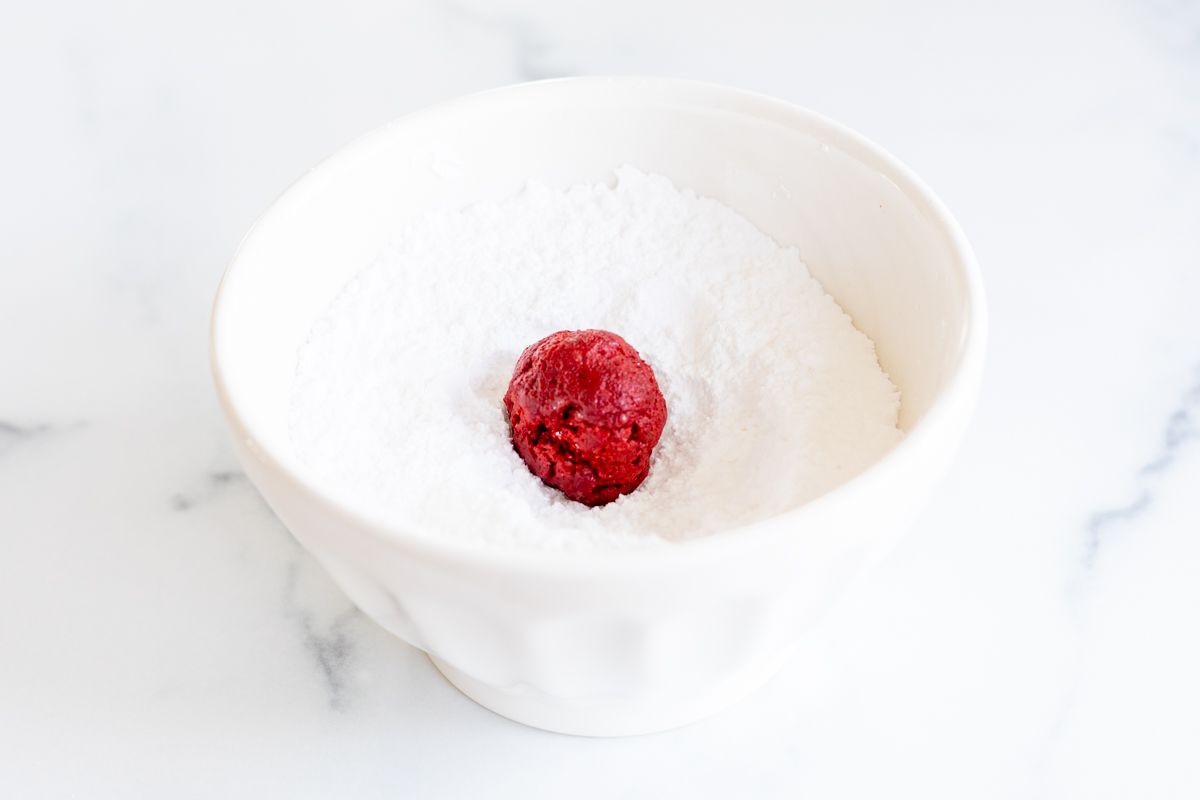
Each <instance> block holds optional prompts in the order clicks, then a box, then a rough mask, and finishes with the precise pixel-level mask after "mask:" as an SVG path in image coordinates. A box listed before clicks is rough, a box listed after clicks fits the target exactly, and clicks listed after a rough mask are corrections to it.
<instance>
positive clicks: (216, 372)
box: [209, 76, 987, 573]
mask: <svg viewBox="0 0 1200 800" xmlns="http://www.w3.org/2000/svg"><path fill="white" fill-rule="evenodd" d="M601 84H603V85H606V86H609V87H611V88H615V89H618V90H634V89H640V90H646V89H650V90H652V91H657V92H660V93H661V92H669V91H677V92H681V93H688V94H691V95H696V94H698V93H706V94H707V95H708V96H709V97H711V99H712V101H718V100H723V101H725V102H727V103H731V102H738V103H740V104H743V105H745V106H753V107H756V108H757V109H759V110H760V112H761V113H762V114H763V115H764V116H765V114H766V112H768V111H769V112H772V113H773V114H774V115H776V116H780V117H784V118H791V119H793V120H799V121H801V122H802V123H803V124H804V125H805V126H808V127H811V128H814V129H823V133H825V134H827V135H828V136H829V137H831V138H834V139H837V140H838V141H837V145H838V146H839V147H840V148H841V149H842V150H843V152H845V153H846V154H847V155H849V156H850V157H852V158H854V159H855V160H857V161H859V162H860V163H864V164H865V165H867V166H870V167H873V168H874V169H876V170H877V171H878V172H879V173H880V174H882V175H883V176H884V177H886V178H887V179H888V180H890V181H891V182H892V183H893V184H894V185H895V186H896V187H897V188H898V189H900V190H901V191H902V192H903V193H904V194H905V196H907V197H908V198H909V199H910V200H911V201H913V203H914V205H916V206H917V207H918V208H919V209H921V210H922V211H923V212H924V213H925V214H926V215H927V216H928V217H929V218H930V219H931V220H933V221H934V222H935V224H936V225H937V226H938V227H939V228H940V229H941V231H942V233H943V234H944V235H945V238H946V243H947V245H948V246H949V249H950V250H951V252H952V254H953V256H954V262H955V263H956V264H957V266H958V269H959V272H960V276H959V277H960V278H961V279H962V281H963V286H964V287H965V290H966V293H965V297H966V299H965V303H966V308H965V315H964V319H965V326H964V328H965V329H964V331H963V337H962V342H961V345H960V348H959V352H958V356H957V361H956V363H955V364H954V366H953V367H952V372H951V375H950V377H949V379H948V380H947V381H946V383H945V385H944V386H943V387H942V388H941V389H940V390H939V392H938V393H937V395H936V396H935V398H934V400H933V402H932V403H931V405H930V407H929V409H928V410H927V411H926V412H925V414H924V415H923V416H922V417H921V419H920V420H918V421H917V422H916V423H915V424H914V425H913V426H912V428H911V429H910V430H908V431H907V432H906V433H905V435H904V437H903V439H901V441H900V442H899V443H897V444H896V445H895V446H894V447H892V448H891V449H890V450H889V451H888V452H887V453H885V454H884V455H883V456H882V457H880V458H879V459H877V460H876V461H874V462H873V463H872V464H870V465H869V466H868V467H867V468H866V469H864V470H863V471H862V472H860V473H858V474H857V475H855V476H853V477H851V478H850V479H849V480H846V481H844V482H842V483H840V484H838V485H837V486H835V487H834V488H832V489H830V490H828V491H826V492H825V493H823V494H821V495H819V496H817V497H815V498H813V499H812V500H809V501H808V502H806V503H803V504H802V505H799V506H796V507H794V508H789V509H786V510H784V511H781V512H778V513H776V514H773V515H771V516H768V517H764V518H762V519H759V520H755V521H754V522H751V523H747V524H745V525H740V526H736V527H733V528H728V529H724V530H721V531H717V532H714V533H711V534H708V535H705V536H700V537H696V538H692V539H683V540H679V541H673V542H665V543H662V544H658V545H655V546H648V547H616V548H602V547H586V548H580V549H569V548H561V549H559V548H553V549H551V548H540V547H521V546H515V547H514V546H507V545H500V544H497V543H493V542H488V541H485V540H471V539H466V538H459V537H455V536H441V535H436V534H427V533H422V532H420V531H417V530H411V529H410V528H407V527H402V526H398V525H396V524H394V523H392V522H389V521H387V520H384V519H381V518H379V517H377V516H376V515H374V514H372V513H371V512H369V511H367V510H364V509H359V508H355V507H354V506H353V505H352V504H350V503H348V502H345V501H344V500H342V499H339V498H336V497H334V496H332V495H331V494H330V493H329V492H327V491H324V490H322V489H321V488H320V487H319V486H317V485H316V483H315V481H312V480H309V479H308V478H307V477H306V476H305V475H304V474H302V473H301V472H300V471H298V470H296V469H294V468H293V466H292V465H291V464H290V463H289V460H288V459H287V458H282V457H280V456H279V454H277V453H275V452H272V450H271V449H270V448H268V447H266V446H265V445H263V444H261V443H259V441H258V439H257V437H255V436H254V434H253V431H252V430H251V427H250V425H249V424H248V423H247V422H246V418H245V417H244V416H243V415H242V414H241V413H240V412H239V409H238V407H237V405H236V403H235V402H234V401H233V399H232V396H231V392H230V391H229V388H228V384H227V380H226V376H225V373H224V372H223V370H222V364H221V348H220V345H219V341H218V340H219V336H218V330H219V329H220V326H221V318H222V312H223V307H224V300H225V298H226V296H227V294H228V284H229V277H230V275H231V274H232V273H233V272H234V271H235V270H236V268H237V265H238V263H239V261H240V259H241V256H242V254H243V252H244V251H245V250H246V247H247V243H248V242H250V241H251V240H252V239H253V238H254V236H255V234H256V232H257V231H258V230H259V228H260V227H261V225H262V223H263V221H264V220H266V219H268V218H269V217H271V216H272V214H273V212H274V211H275V210H276V209H277V208H278V207H280V206H281V205H283V204H284V203H286V202H287V201H288V199H289V198H290V197H294V196H296V195H298V194H299V193H300V190H301V189H302V188H303V187H304V186H305V185H306V184H307V183H309V182H312V181H315V180H318V179H319V178H320V176H321V175H322V174H323V173H325V172H328V171H330V170H332V169H336V168H337V167H338V166H339V165H340V164H341V163H342V162H350V161H352V160H354V159H355V158H356V156H357V154H358V153H359V151H361V150H364V149H367V148H368V147H370V146H371V145H372V144H373V143H374V142H375V140H376V139H378V138H381V137H382V136H384V135H386V134H388V133H390V132H392V131H393V130H394V129H395V128H397V127H400V126H404V125H407V124H411V123H412V122H414V121H417V120H420V119H423V118H425V117H427V116H429V115H433V114H438V113H441V112H443V111H446V110H452V109H458V108H460V107H462V106H465V105H470V104H475V103H478V102H480V101H484V100H492V99H494V98H495V97H496V96H500V95H506V94H511V95H514V96H516V95H520V94H527V93H538V92H542V91H545V90H546V89H547V88H550V87H555V90H560V89H562V88H564V87H574V86H585V87H595V86H598V85H601ZM741 110H743V111H744V113H751V112H750V110H749V109H741ZM986 340H987V305H986V299H985V293H984V287H983V278H982V275H981V273H980V269H979V265H978V263H977V262H976V260H975V255H974V252H973V250H972V248H971V246H970V244H969V242H968V241H967V238H966V235H965V234H964V233H963V231H962V229H961V227H960V226H959V224H958V222H957V221H956V220H955V219H954V217H953V215H952V214H951V213H950V211H949V209H948V208H947V207H946V206H945V205H944V204H943V203H942V201H941V200H940V199H939V198H938V197H937V195H935V194H934V193H933V191H932V190H931V189H930V188H929V187H928V186H927V185H926V184H925V183H924V181H922V180H921V179H920V178H919V177H918V176H917V175H916V173H915V172H913V171H912V169H910V168H909V167H908V166H907V165H905V164H904V163H903V162H901V161H900V160H899V159H897V158H896V157H895V156H893V155H892V154H891V153H889V152H888V151H887V150H885V149H884V148H883V147H881V146H879V145H878V144H876V143H874V142H873V141H871V140H869V139H868V138H866V137H865V136H863V135H862V134H860V133H858V132H857V131H855V130H853V129H851V128H849V127H848V126H846V125H843V124H842V123H839V122H836V121H834V120H832V119H830V118H828V117H826V116H824V115H822V114H819V113H817V112H814V111H811V110H809V109H807V108H804V107H803V106H799V105H796V104H794V103H791V102H788V101H786V100H781V99H779V98H776V97H772V96H770V95H766V94H762V93H759V92H754V91H748V90H744V89H738V88H734V87H730V86H725V85H722V84H718V83H711V82H707V81H696V80H687V79H679V78H662V77H642V76H588V77H564V78H550V79H546V80H538V81H529V82H525V83H517V84H511V85H506V86H500V87H497V88H493V89H487V90H484V91H480V92H474V93H471V94H467V95H463V96H460V97H456V98H453V99H449V100H445V101H442V102H439V103H436V104H434V105H431V106H427V107H424V108H422V109H418V110H415V111H412V112H409V113H407V114H404V115H402V116H400V117H398V118H396V119H394V120H392V121H390V122H387V123H384V124H383V125H381V126H379V127H377V128H375V129H373V130H371V131H369V132H367V133H365V134H363V135H361V136H359V137H357V138H355V139H353V140H352V141H350V142H349V143H348V144H346V145H344V146H342V147H340V148H339V149H337V150H336V151H335V152H334V153H333V154H331V155H330V156H328V157H326V158H325V159H323V160H322V161H321V162H320V163H318V164H317V165H316V166H315V167H313V168H311V169H310V170H308V171H307V172H306V173H304V174H303V175H302V176H301V177H300V178H298V179H297V180H295V181H294V182H293V183H292V184H291V185H289V186H288V187H287V188H286V189H285V190H284V191H283V192H281V193H280V194H279V195H278V196H277V197H276V198H275V199H274V200H273V201H272V202H271V203H270V205H268V206H267V208H266V209H265V210H264V212H263V213H262V214H261V215H260V216H259V217H258V219H257V220H256V221H255V222H254V224H253V225H251V226H250V228H249V230H248V231H247V232H246V234H245V235H244V236H243V237H242V239H241V241H240V243H239V244H238V247H237V248H236V250H235V251H234V254H233V256H232V257H231V259H230V261H229V263H228V265H227V267H226V268H225V271H224V273H223V274H222V277H221V280H220V283H219V285H218V287H217V291H216V295H215V298H214V300H213V306H212V314H211V317H210V326H209V358H210V368H211V370H212V376H213V382H214V385H215V388H216V392H217V397H218V401H219V403H220V406H221V408H222V411H223V412H224V414H225V417H226V421H227V423H228V424H229V427H230V429H231V432H232V434H233V435H234V436H235V437H236V439H237V440H238V442H239V443H246V446H247V448H248V449H249V450H252V451H253V454H254V455H253V456H252V457H254V458H257V460H259V461H260V462H262V464H263V465H264V466H265V467H266V468H267V469H269V470H270V471H272V472H274V473H275V474H277V475H280V476H282V478H284V479H285V481H286V483H287V484H289V487H288V488H289V489H290V490H292V491H299V492H301V493H302V494H304V495H305V496H306V497H307V499H308V500H309V501H310V502H312V503H315V504H317V505H319V506H322V507H323V508H324V509H325V510H326V511H327V512H330V513H332V514H333V515H335V516H336V517H340V518H341V519H343V520H345V521H346V522H348V523H350V524H352V525H354V526H355V527H357V528H361V529H363V530H366V531H370V532H371V533H372V534H373V535H374V536H375V537H377V538H380V539H383V540H386V542H387V543H389V544H392V545H399V546H401V547H402V548H403V549H405V550H407V551H409V552H410V553H412V554H414V555H419V556H422V557H425V558H433V559H437V560H443V561H448V562H457V563H464V562H465V563H470V564H473V565H475V566H485V567H500V568H505V569H509V570H518V571H532V572H543V571H546V570H550V571H553V572H556V573H579V572H581V571H582V572H594V571H597V570H599V571H608V570H614V569H615V570H618V571H622V572H626V571H635V570H641V569H656V568H659V567H661V566H662V565H664V564H675V565H678V564H681V563H684V562H689V561H694V560H703V561H709V562H712V561H718V562H719V561H723V560H725V559H727V558H728V557H730V556H733V555H738V554H745V553H747V552H748V551H753V550H758V549H761V548H764V547H769V546H770V545H771V543H772V542H774V541H776V540H778V539H779V538H781V537H785V536H790V535H802V534H801V533H799V532H798V531H797V527H796V525H795V524H796V523H800V522H801V521H802V520H804V519H812V518H819V517H820V516H821V515H822V514H825V513H830V512H833V513H836V508H837V506H838V505H839V504H842V503H845V502H847V500H848V499H849V498H851V497H853V496H854V495H858V494H861V493H862V492H863V491H864V490H866V489H868V488H869V487H870V486H871V485H872V484H876V483H880V482H886V481H887V480H888V479H889V476H891V475H894V474H896V473H897V472H899V471H903V470H904V468H905V465H906V464H907V463H908V462H909V461H911V460H912V454H914V453H916V452H918V451H919V450H920V449H921V448H922V447H923V446H924V445H925V443H926V442H927V441H929V440H930V439H932V438H933V437H935V436H937V435H938V433H939V429H942V428H944V427H945V426H946V424H947V422H948V418H949V417H951V416H952V415H953V414H954V412H955V410H956V409H957V410H962V407H963V406H964V405H966V406H968V407H970V406H973V405H974V403H975V400H976V396H977V393H978V389H979V385H980V383H981V378H982V368H983V360H984V356H985V352H986ZM968 410H969V408H968ZM264 498H265V495H264ZM265 499H267V501H268V504H270V500H269V498H265ZM285 524H286V523H285Z"/></svg>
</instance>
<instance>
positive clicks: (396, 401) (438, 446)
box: [290, 167, 901, 548]
mask: <svg viewBox="0 0 1200 800" xmlns="http://www.w3.org/2000/svg"><path fill="white" fill-rule="evenodd" d="M616 177H617V182H616V185H615V187H609V186H605V185H586V186H575V187H572V188H570V189H568V190H566V191H556V190H552V189H549V188H547V187H545V186H542V185H539V184H530V185H529V186H528V187H527V188H526V189H525V190H524V191H522V192H521V193H520V194H518V195H517V196H515V197H512V198H510V199H508V200H506V201H504V202H501V203H487V204H480V205H476V206H472V207H469V208H466V209H463V210H461V211H456V212H451V213H443V214H437V215H431V216H428V217H425V218H421V219H414V220H407V221H405V222H404V223H403V224H398V227H397V235H396V239H395V242H394V243H393V245H392V246H391V247H389V248H388V249H387V250H386V251H385V252H382V253H380V254H379V256H378V257H377V258H376V259H375V260H374V262H373V263H371V264H370V265H368V266H367V267H366V268H365V269H364V270H363V271H362V272H360V273H359V274H358V275H357V276H356V277H355V278H354V279H353V280H352V281H351V282H350V283H349V284H348V285H347V286H346V287H345V289H344V290H343V291H342V292H341V294H340V295H339V296H338V297H337V298H336V299H335V300H334V301H333V303H332V304H331V305H330V307H329V309H328V310H327V312H326V314H325V316H323V317H322V318H321V319H320V320H318V321H317V322H316V323H315V324H314V326H313V329H312V332H311V334H310V337H309V340H308V341H307V343H306V344H305V345H304V346H303V347H302V348H301V351H300V354H299V363H298V367H297V371H296V379H295V385H294V388H293V394H292V409H291V420H290V424H291V432H292V439H293V442H294V445H295V447H296V449H297V452H298V454H299V455H300V457H301V458H302V459H303V460H305V461H306V462H307V463H308V464H309V465H311V467H312V468H313V469H314V470H315V471H316V472H317V473H318V474H319V475H321V476H322V478H323V479H324V480H326V481H327V482H328V483H329V485H330V487H331V489H332V490H333V491H335V492H337V493H338V494H339V495H341V496H343V497H346V498H347V499H348V500H350V501H351V502H353V503H356V504H358V505H360V506H361V507H363V508H365V509H369V510H370V511H372V512H374V513H376V514H378V515H382V516H384V517H385V518H387V519H390V520H392V521H394V523H395V524H396V525H397V526H400V527H403V528H406V529H410V530H415V531H419V532H424V533H427V534H431V535H441V536H451V537H462V538H468V539H472V540H480V541H485V542H492V543H497V544H504V545H514V546H532V547H551V548H589V547H607V548H613V547H630V546H647V545H654V544H662V543H664V542H667V541H671V540H679V539H684V538H688V537H694V536H703V535H706V534H711V533H714V532H717V531H722V530H726V529H730V528H735V527H737V526H739V525H743V524H746V523H750V522H753V521H756V520H759V519H762V518H764V517H768V516H771V515H773V514H776V513H778V512H781V511H784V510H787V509H789V508H793V507H795V506H797V505H800V504H801V503H804V502H805V501H807V500H810V499H812V498H814V497H816V496H818V495H820V494H822V493H823V492H825V491H827V490H829V489H830V488H832V487H834V486H836V485H837V484H839V483H841V482H843V481H845V480H846V479H847V478H850V477H852V476H853V475H855V474H856V473H858V472H860V471H861V470H862V469H863V468H865V467H866V466H868V465H869V464H870V463H871V462H873V461H875V460H876V459H878V458H879V457H880V456H881V455H883V454H884V453H885V452H886V451H887V450H888V449H890V448H891V447H892V446H893V445H894V444H895V443H896V442H897V441H899V439H900V437H901V433H900V432H899V431H898V430H897V428H896V418H897V412H898V409H899V395H898V393H897V391H896V388H895V387H894V386H893V385H892V383H891V382H890V381H889V380H888V377H887V376H886V375H885V374H884V372H883V371H882V370H881V369H880V367H879V365H878V362H877V360H876V357H875V351H874V346H873V345H872V343H871V341H870V340H869V339H868V338H867V337H866V336H864V335H863V334H862V333H861V332H859V331H858V330H857V329H856V328H855V327H854V326H853V324H852V323H851V321H850V319H849V317H847V316H846V314H845V313H844V312H843V311H842V310H841V308H839V307H838V305H837V304H836V303H835V302H834V301H833V300H832V299H831V298H830V297H829V296H828V295H826V294H825V292H824V291H823V290H822V288H821V286H820V284H819V283H817V281H815V280H814V279H813V278H811V277H810V276H809V274H808V271H807V269H806V268H805V266H804V264H803V262H801V260H800V256H799V254H798V253H797V251H796V250H795V249H794V248H784V247H781V246H779V245H778V244H777V243H776V242H775V241H773V240H772V239H771V238H770V237H768V236H766V235H765V234H763V233H762V232H761V231H759V230H758V229H757V228H755V227H754V225H752V224H751V223H750V222H749V221H748V220H746V219H745V218H743V217H742V216H740V215H739V214H737V213H736V212H734V211H733V210H731V209H729V208H727V207H725V206H724V205H722V204H720V203H718V202H716V201H714V200H712V199H709V198H704V197H698V196H696V195H695V194H693V193H692V192H689V191H686V190H679V189H677V188H675V186H673V185H672V184H671V182H670V181H669V180H667V179H666V178H663V177H660V176H655V175H645V174H643V173H641V172H639V171H638V170H636V169H633V168H632V167H622V168H620V169H618V170H617V171H616ZM580 328H602V329H606V330H611V331H613V332H615V333H618V334H620V335H621V336H623V337H624V338H625V339H626V340H627V341H629V343H630V344H632V345H633V346H634V347H635V348H637V349H638V350H639V351H640V353H641V355H642V357H643V358H645V359H646V360H647V361H649V362H650V364H651V365H652V366H653V367H654V370H655V373H656V375H657V377H658V381H659V385H660V387H661V388H662V391H663V394H664V396H665V397H666V400H667V407H668V411H669V416H668V421H667V427H666V429H665V431H664V432H663V436H662V439H661V441H660V442H659V445H658V447H657V449H656V450H655V454H654V462H653V467H652V469H651V471H650V476H649V477H648V478H647V479H646V482H645V483H644V484H642V486H641V487H640V488H639V489H637V490H636V491H635V492H633V493H632V494H630V495H627V496H625V497H622V498H620V499H619V500H617V501H615V502H613V503H610V504H609V505H607V506H603V507H600V508H587V507H585V506H582V505H579V504H577V503H574V502H571V501H569V500H566V499H565V498H563V497H562V496H561V495H560V494H559V493H558V492H557V491H556V490H553V489H550V488H547V487H545V486H543V485H542V483H541V482H540V481H539V480H538V479H537V478H535V477H533V476H532V475H531V474H530V473H529V471H528V470H527V469H526V468H525V465H524V464H523V463H522V462H521V460H520V458H519V457H518V456H517V454H516V453H515V452H514V451H513V449H512V445H511V443H510V441H509V438H508V428H507V423H506V421H505V419H504V411H503V406H502V403H501V398H502V397H503V395H504V390H505V388H506V386H507V384H508V380H509V378H510V376H511V374H512V368H513V364H514V363H515V361H516V358H517V356H518V354H519V353H520V352H521V350H522V349H523V348H524V347H525V346H526V345H529V344H531V343H532V342H535V341H537V340H538V339H540V338H542V337H543V336H545V335H547V334H549V333H552V332H554V331H557V330H563V329H580Z"/></svg>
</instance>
